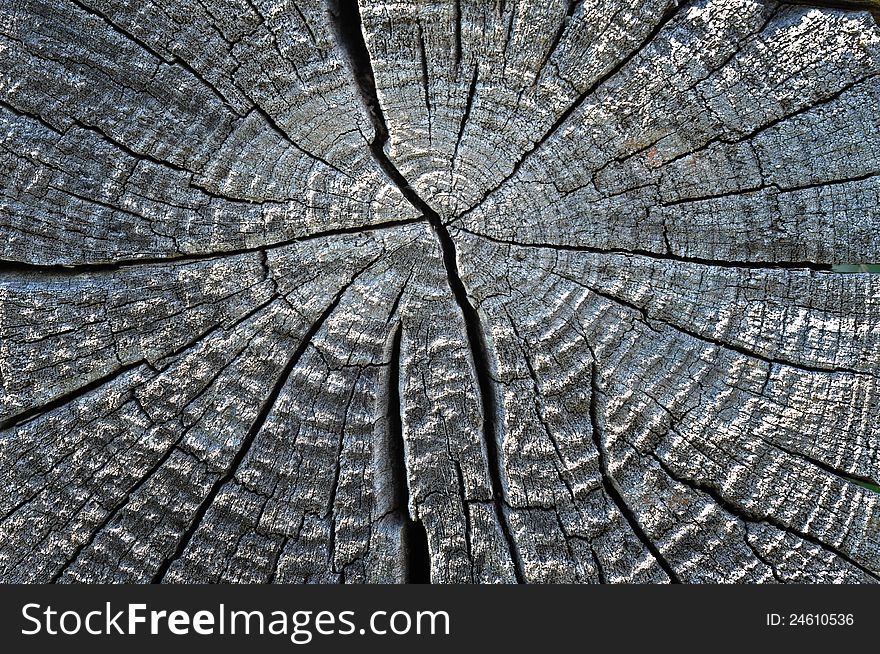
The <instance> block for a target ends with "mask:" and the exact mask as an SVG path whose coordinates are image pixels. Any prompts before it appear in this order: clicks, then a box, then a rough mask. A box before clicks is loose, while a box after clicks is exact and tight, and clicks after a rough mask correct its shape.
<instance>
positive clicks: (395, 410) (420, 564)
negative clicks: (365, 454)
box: [386, 323, 431, 584]
mask: <svg viewBox="0 0 880 654" xmlns="http://www.w3.org/2000/svg"><path fill="white" fill-rule="evenodd" d="M402 338H403V326H402V325H401V324H400V323H398V325H397V328H396V329H395V331H394V337H393V339H392V344H391V359H390V361H389V363H388V405H387V421H386V424H387V429H388V458H389V463H390V466H389V468H390V470H389V472H390V475H391V489H392V492H393V493H394V502H393V506H394V508H395V510H396V511H397V512H398V514H399V516H400V520H401V523H402V527H401V533H400V541H401V543H400V544H401V547H402V549H403V560H404V580H405V581H406V583H409V584H429V583H431V553H430V550H429V548H428V532H427V531H426V530H425V525H424V524H422V522H421V521H420V520H413V518H412V516H411V515H410V512H409V499H410V492H409V482H408V480H407V474H406V446H405V443H404V441H403V419H402V418H401V415H400V407H401V402H400V342H401V339H402Z"/></svg>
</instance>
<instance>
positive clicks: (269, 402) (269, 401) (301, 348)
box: [152, 257, 378, 584]
mask: <svg viewBox="0 0 880 654" xmlns="http://www.w3.org/2000/svg"><path fill="white" fill-rule="evenodd" d="M376 261H378V257H377V258H376V259H373V260H372V261H370V262H369V263H368V264H367V265H366V266H364V268H362V269H361V270H360V271H358V272H357V274H356V275H355V276H354V277H352V279H351V281H350V282H348V283H347V284H346V285H345V286H343V287H342V288H341V289H340V290H339V292H338V293H337V294H336V296H335V297H334V298H333V300H332V301H331V302H330V304H329V305H327V307H326V308H325V309H324V311H323V312H322V313H321V315H320V316H318V319H317V320H315V321H314V322H313V323H312V324H311V326H310V327H309V329H308V331H306V333H305V334H304V335H303V337H302V339H301V340H300V343H299V345H298V346H297V348H296V349H295V350H294V352H293V354H291V356H290V358H288V360H287V363H286V364H285V366H284V369H283V370H282V371H281V374H280V375H279V376H278V377H277V379H276V381H275V385H274V386H273V388H272V390H271V391H270V393H269V395H268V396H266V399H265V400H264V401H263V403H262V405H261V406H260V411H259V413H258V414H257V417H256V419H255V420H254V422H253V423H252V424H251V426H250V429H248V432H247V434H246V435H245V437H244V439H243V440H242V442H241V445H240V446H239V448H238V451H237V452H236V454H235V457H233V459H232V461H231V462H230V464H229V467H228V468H227V469H226V471H225V472H224V473H223V474H222V475H220V476H219V477H218V478H217V480H216V481H215V482H214V484H213V486H212V487H211V490H210V491H209V492H208V495H207V496H206V497H205V499H204V500H202V503H201V504H200V505H199V507H198V509H197V510H196V513H195V515H194V516H193V518H192V520H191V521H190V523H189V526H188V527H187V529H186V531H185V532H184V533H183V535H182V536H181V538H180V541H179V542H178V544H177V548H176V549H175V551H174V553H173V554H172V555H171V556H170V557H168V558H167V559H165V561H164V562H163V563H162V565H161V566H159V569H158V570H157V571H156V574H155V575H154V576H153V581H152V583H154V584H155V583H160V582H161V581H162V578H163V577H165V575H166V574H167V572H168V570H169V569H170V568H171V566H172V565H173V564H174V562H175V561H177V560H178V559H179V558H180V556H181V555H182V554H183V552H184V551H185V550H186V547H187V545H189V543H190V541H191V540H192V537H193V535H195V532H196V531H197V530H198V528H199V525H200V524H201V523H202V520H203V519H204V517H205V514H206V513H207V512H208V509H210V508H211V506H212V505H213V503H214V499H215V498H216V497H217V495H218V494H219V493H220V490H221V489H222V488H223V486H224V485H225V484H226V482H228V481H229V480H231V479H232V478H233V477H234V476H235V473H236V472H237V471H238V468H239V467H240V465H241V463H242V462H243V461H244V458H245V456H247V454H248V452H250V449H251V446H252V445H253V444H254V441H255V440H256V438H257V435H258V434H259V433H260V431H261V430H262V428H263V425H264V424H265V423H266V420H267V419H268V417H269V414H270V413H271V412H272V409H273V408H274V407H275V404H276V402H277V401H278V398H279V396H280V395H281V391H282V390H284V387H285V386H286V385H287V381H288V379H289V378H290V375H291V373H293V369H294V368H295V367H296V365H297V363H299V360H300V358H302V355H303V354H304V353H305V351H306V349H307V348H308V346H309V344H310V343H311V342H312V339H313V338H314V337H315V335H316V334H317V333H318V330H319V329H321V327H322V325H323V324H324V322H325V321H326V320H327V318H329V317H330V314H331V313H333V311H334V310H335V309H336V307H337V306H338V305H339V302H340V301H341V300H342V297H343V295H345V292H346V291H347V290H348V289H349V288H350V287H351V286H352V284H354V283H355V281H357V279H358V278H359V277H360V276H361V275H362V274H363V273H364V272H366V271H367V270H368V269H369V268H370V267H371V266H372V265H373V264H374V263H376Z"/></svg>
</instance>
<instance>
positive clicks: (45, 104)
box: [0, 0, 880, 582]
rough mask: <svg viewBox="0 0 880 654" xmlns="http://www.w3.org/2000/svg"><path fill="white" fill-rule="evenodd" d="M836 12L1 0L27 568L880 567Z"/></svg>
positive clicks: (859, 48)
mask: <svg viewBox="0 0 880 654" xmlns="http://www.w3.org/2000/svg"><path fill="white" fill-rule="evenodd" d="M819 4H841V5H845V8H832V7H822V8H817V7H816V6H803V5H802V4H800V3H798V4H776V3H774V2H772V1H770V0H767V1H764V0H688V1H686V2H682V3H679V2H677V1H676V0H582V1H574V2H562V1H560V0H554V1H549V2H543V1H542V2H538V1H513V0H508V1H507V2H503V1H499V2H490V1H488V0H484V1H478V0H455V1H452V0H447V1H440V0H435V1H433V2H428V1H424V0H423V1H401V2H361V3H360V5H361V6H360V7H359V8H358V7H357V6H356V5H355V4H354V3H353V2H351V1H349V0H342V1H341V2H337V1H333V2H330V3H327V2H324V1H323V0H297V1H296V2H294V0H224V2H202V1H201V0H187V1H183V2H182V1H180V0H150V1H143V2H141V1H133V0H0V236H2V240H0V248H2V253H0V258H2V263H0V384H2V393H0V428H2V433H0V479H2V493H0V520H2V522H0V578H2V580H4V581H60V582H76V581H80V582H98V581H111V582H117V581H127V582H149V581H164V582H220V581H222V582H269V581H274V582H360V581H383V582H384V581H405V580H424V579H425V578H426V577H427V576H428V570H427V567H428V565H429V567H430V580H431V581H434V582H516V581H522V582H667V581H681V582H700V581H723V582H777V581H778V582H802V581H806V582H841V581H844V582H867V581H876V580H877V579H878V577H880V494H878V492H877V491H878V489H877V488H876V486H874V487H873V488H872V487H871V484H872V483H873V484H876V483H877V481H878V478H880V428H878V424H880V372H878V371H880V276H878V275H871V274H842V273H840V272H837V271H836V269H835V268H834V266H835V264H859V263H874V262H878V261H880V109H878V107H880V83H878V73H880V28H878V26H877V24H876V23H875V22H874V20H873V19H872V17H871V15H870V14H869V13H867V12H865V11H861V10H858V9H854V5H857V4H859V3H846V2H843V3H819ZM861 4H865V5H866V4H870V3H861Z"/></svg>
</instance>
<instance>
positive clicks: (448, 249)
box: [337, 0, 524, 583]
mask: <svg viewBox="0 0 880 654" xmlns="http://www.w3.org/2000/svg"><path fill="white" fill-rule="evenodd" d="M337 16H338V20H339V21H340V22H341V23H342V24H345V25H347V26H348V27H347V28H346V29H345V30H343V29H339V30H338V33H339V34H340V35H343V37H344V38H345V40H346V43H347V48H346V50H347V52H348V54H349V58H350V63H351V65H352V68H353V72H354V75H355V77H356V78H358V79H359V80H361V92H362V93H363V97H364V103H365V104H366V106H368V107H370V108H371V110H372V116H373V121H374V128H375V133H374V135H373V141H372V143H371V149H372V152H373V155H374V156H375V157H376V159H377V161H378V162H379V163H380V165H381V166H382V168H383V169H384V170H385V171H386V172H387V173H388V176H389V177H390V178H391V179H392V180H393V181H394V183H395V184H397V185H398V187H399V188H400V190H401V192H402V193H403V195H404V197H406V199H407V200H409V202H410V203H411V204H412V205H413V206H414V207H415V208H416V209H418V210H419V211H420V212H421V213H422V215H423V216H424V217H425V218H426V219H427V220H428V223H429V224H430V225H431V229H432V230H433V231H434V234H435V235H436V237H437V240H438V242H439V244H440V249H441V252H442V255H443V265H444V267H445V269H446V276H447V278H448V282H449V288H450V289H451V291H452V294H453V296H454V297H455V302H456V304H458V307H459V308H460V309H461V313H462V317H463V318H464V322H465V329H466V333H467V342H468V346H469V348H470V352H471V358H472V361H473V364H474V367H475V368H476V374H477V383H478V386H479V394H480V401H481V403H482V408H483V416H482V418H483V440H484V445H485V448H486V452H487V454H488V458H489V477H490V479H491V481H492V501H493V503H494V505H495V513H496V516H497V518H498V522H499V524H500V525H501V528H502V530H503V533H504V539H505V540H506V541H507V547H508V549H509V551H510V556H511V559H512V560H513V562H514V571H515V573H516V579H517V581H518V582H519V583H522V582H523V580H524V576H523V572H522V563H521V561H520V559H519V556H518V554H517V551H516V542H515V541H514V539H513V536H512V535H511V532H510V525H509V523H508V519H507V514H506V512H505V509H506V506H507V500H506V497H505V491H504V482H503V480H502V478H501V468H502V465H503V462H502V460H501V455H500V453H499V450H498V434H497V430H496V428H495V416H496V414H497V408H496V405H495V390H494V388H493V385H492V376H491V375H490V373H489V371H490V365H491V364H490V361H489V354H488V352H487V346H486V339H485V336H484V334H483V329H482V327H481V325H480V315H479V313H478V312H477V310H476V309H475V308H474V306H473V305H472V304H471V302H470V300H469V299H468V294H467V289H466V288H465V286H464V283H463V282H462V280H461V276H460V275H459V272H458V262H457V259H456V253H455V242H454V241H453V240H452V237H451V236H450V235H449V230H448V229H447V228H446V225H444V223H443V220H442V218H441V217H440V215H439V214H438V213H437V212H436V211H434V209H432V208H431V207H430V206H429V205H428V203H427V202H425V201H424V200H423V199H422V198H421V197H419V196H418V194H417V193H416V192H415V191H414V190H413V188H412V187H411V186H410V185H409V182H407V181H406V179H405V178H404V177H403V175H402V174H401V173H400V171H399V170H397V168H396V167H395V166H394V164H393V163H392V162H391V160H390V159H388V157H387V156H386V154H385V145H386V142H387V140H388V127H387V125H386V124H385V118H384V114H383V112H382V106H381V104H380V102H379V98H378V96H377V94H376V89H375V80H374V75H373V70H372V66H371V64H370V55H369V51H368V49H367V46H366V44H365V43H364V41H363V38H362V36H361V29H360V25H361V19H360V11H359V9H358V6H357V2H356V1H355V0H340V1H339V9H338V14H337ZM352 39H353V40H354V42H352Z"/></svg>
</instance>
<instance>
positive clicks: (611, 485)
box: [588, 346, 681, 584]
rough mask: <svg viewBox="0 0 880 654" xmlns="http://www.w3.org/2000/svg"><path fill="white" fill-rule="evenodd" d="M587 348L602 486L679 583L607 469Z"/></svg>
mask: <svg viewBox="0 0 880 654" xmlns="http://www.w3.org/2000/svg"><path fill="white" fill-rule="evenodd" d="M588 347H589V346H588ZM589 349H590V354H591V356H592V357H593V361H592V363H591V364H590V424H591V426H592V428H593V429H592V431H593V443H594V444H595V446H596V452H597V454H598V457H599V472H600V474H601V476H602V486H603V488H604V489H605V492H606V493H608V496H609V497H610V498H611V500H612V501H613V502H614V504H616V505H617V508H618V510H619V511H620V513H621V515H623V517H624V519H625V520H626V521H627V523H628V524H629V526H630V529H632V531H633V533H634V534H635V535H636V537H637V538H638V539H639V540H640V541H641V542H642V544H643V545H644V546H645V548H646V549H647V550H648V551H649V552H650V553H651V556H653V557H654V560H655V561H657V565H659V566H660V568H661V569H662V570H663V572H665V573H666V576H667V577H669V580H670V581H671V582H672V583H674V584H680V583H681V579H680V578H679V576H678V575H677V574H676V572H675V570H673V569H672V566H671V565H669V562H668V561H667V560H666V558H665V557H664V556H663V554H662V553H661V552H660V550H659V549H658V548H657V546H656V545H655V544H654V542H653V541H652V540H651V539H650V537H648V535H647V534H646V533H645V530H644V529H643V528H642V526H641V524H639V521H638V519H636V516H635V514H633V512H632V509H630V508H629V505H628V504H627V502H626V500H625V499H624V497H623V494H622V493H621V491H620V489H619V488H618V486H617V481H616V480H615V479H614V477H613V476H612V475H611V473H610V472H609V470H608V454H607V452H606V451H605V445H604V444H603V443H602V428H601V426H600V421H599V394H600V393H601V391H600V389H599V366H598V364H597V363H596V355H595V353H594V352H593V350H592V348H591V347H590V348H589Z"/></svg>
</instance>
